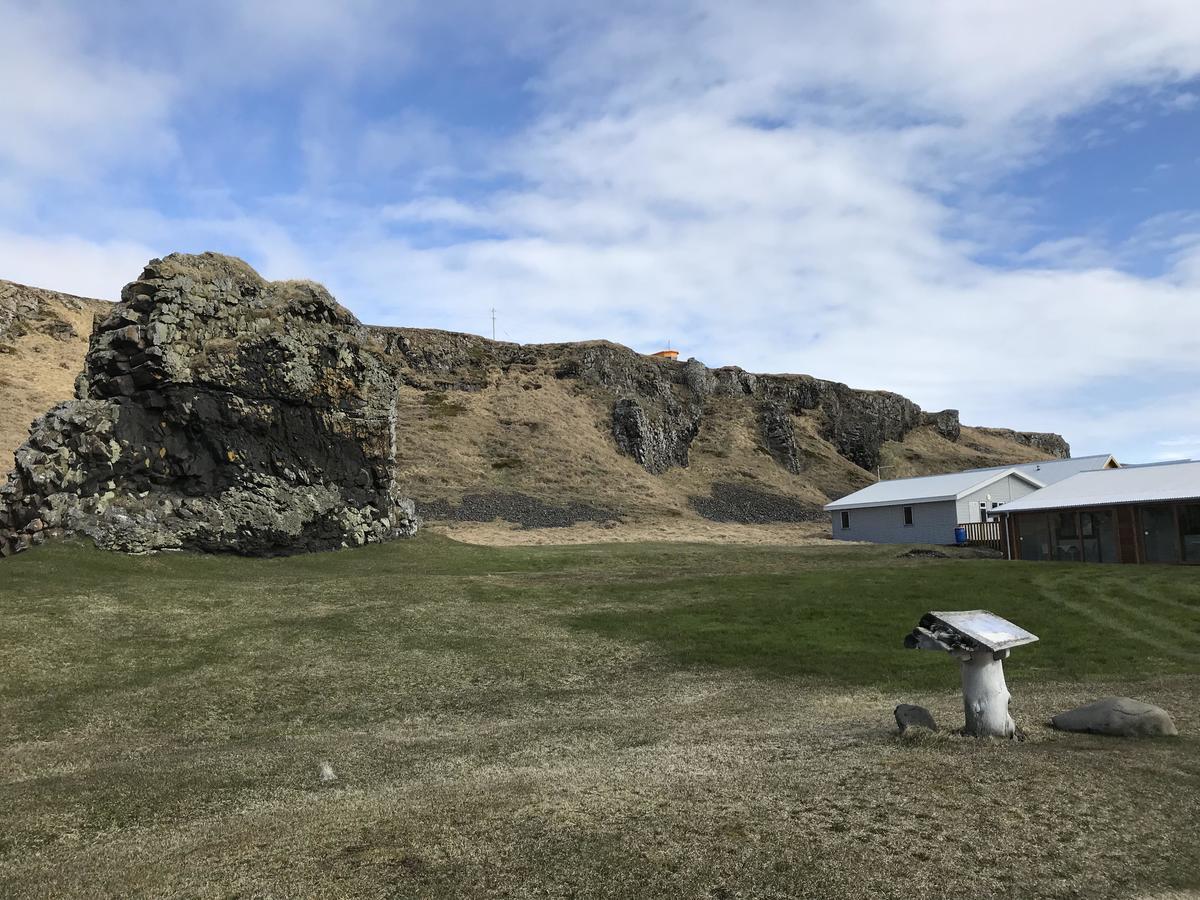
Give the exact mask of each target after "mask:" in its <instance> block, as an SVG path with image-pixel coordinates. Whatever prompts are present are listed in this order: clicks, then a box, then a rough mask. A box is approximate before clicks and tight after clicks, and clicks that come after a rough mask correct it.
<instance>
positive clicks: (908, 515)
mask: <svg viewBox="0 0 1200 900" xmlns="http://www.w3.org/2000/svg"><path fill="white" fill-rule="evenodd" d="M912 525H913V508H912V507H911V506H906V507H904V527H905V528H912Z"/></svg>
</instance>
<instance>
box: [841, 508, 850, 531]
mask: <svg viewBox="0 0 1200 900" xmlns="http://www.w3.org/2000/svg"><path fill="white" fill-rule="evenodd" d="M849 527H850V513H848V512H843V513H842V528H849Z"/></svg>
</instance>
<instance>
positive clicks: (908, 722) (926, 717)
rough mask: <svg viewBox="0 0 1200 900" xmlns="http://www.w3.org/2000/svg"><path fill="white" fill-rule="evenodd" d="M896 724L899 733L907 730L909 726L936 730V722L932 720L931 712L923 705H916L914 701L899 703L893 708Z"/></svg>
mask: <svg viewBox="0 0 1200 900" xmlns="http://www.w3.org/2000/svg"><path fill="white" fill-rule="evenodd" d="M895 716H896V725H897V726H899V728H900V733H901V734H904V732H906V731H908V729H910V728H914V727H915V728H928V729H929V730H930V731H937V730H938V727H937V723H936V722H935V721H933V713H931V712H930V711H929V710H927V709H926V708H925V707H923V706H917V705H916V704H914V703H901V704H900V705H899V706H897V707H896V710H895Z"/></svg>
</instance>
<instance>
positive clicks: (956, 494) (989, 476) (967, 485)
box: [825, 466, 1043, 510]
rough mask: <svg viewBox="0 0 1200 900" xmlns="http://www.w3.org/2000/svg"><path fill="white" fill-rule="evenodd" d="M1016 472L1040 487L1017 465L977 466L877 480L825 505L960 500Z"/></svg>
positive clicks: (851, 506) (841, 506) (862, 506)
mask: <svg viewBox="0 0 1200 900" xmlns="http://www.w3.org/2000/svg"><path fill="white" fill-rule="evenodd" d="M1009 475H1014V476H1016V477H1017V478H1020V479H1021V480H1022V481H1025V482H1028V483H1029V484H1032V485H1033V486H1034V487H1039V488H1040V487H1041V486H1042V484H1043V482H1041V481H1039V480H1038V479H1037V477H1036V476H1034V475H1030V474H1027V473H1025V472H1021V471H1019V470H1018V469H1017V467H1015V466H1008V467H1007V468H998V469H976V470H973V471H970V472H951V473H949V474H946V475H925V476H923V477H921V478H896V479H893V480H892V481H877V482H876V483H875V484H871V485H867V486H866V487H865V488H863V489H862V490H860V491H855V492H854V493H853V494H847V495H846V496H845V497H843V498H842V499H840V500H834V501H833V502H832V503H827V504H825V509H827V510H839V509H865V508H866V507H870V506H897V505H899V504H912V503H934V502H937V501H939V500H957V499H959V498H960V497H965V496H966V495H967V494H970V493H972V492H973V491H977V490H979V489H980V488H982V487H986V486H987V485H989V484H992V483H993V482H996V481H1000V480H1001V479H1003V478H1007V477H1008V476H1009Z"/></svg>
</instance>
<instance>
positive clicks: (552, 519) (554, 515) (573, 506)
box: [418, 491, 620, 528]
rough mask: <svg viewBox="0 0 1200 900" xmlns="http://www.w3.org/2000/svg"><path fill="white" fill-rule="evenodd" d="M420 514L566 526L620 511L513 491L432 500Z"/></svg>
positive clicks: (613, 519)
mask: <svg viewBox="0 0 1200 900" xmlns="http://www.w3.org/2000/svg"><path fill="white" fill-rule="evenodd" d="M418 512H420V514H421V518H423V519H427V520H445V521H455V522H493V521H495V520H496V519H499V520H501V521H503V522H512V523H514V524H517V525H520V526H521V527H522V528H566V527H569V526H571V525H575V524H577V523H579V522H616V521H618V520H619V519H620V514H619V513H616V512H613V511H611V510H606V509H600V508H598V507H595V506H590V505H588V504H585V503H575V502H572V503H567V504H566V505H563V506H554V505H551V504H549V503H545V502H543V501H542V500H539V499H538V498H537V497H531V496H529V495H528V494H520V493H515V492H501V491H496V492H491V493H486V494H467V495H466V496H465V497H463V498H462V502H461V503H458V504H457V505H455V504H451V503H449V502H447V501H445V500H432V501H429V502H423V503H421V504H420V505H419V508H418Z"/></svg>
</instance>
